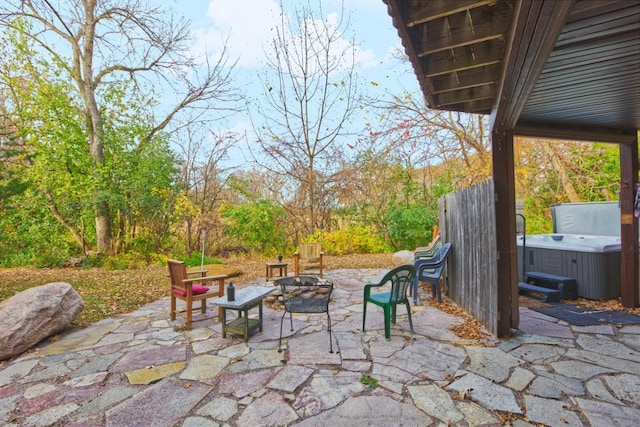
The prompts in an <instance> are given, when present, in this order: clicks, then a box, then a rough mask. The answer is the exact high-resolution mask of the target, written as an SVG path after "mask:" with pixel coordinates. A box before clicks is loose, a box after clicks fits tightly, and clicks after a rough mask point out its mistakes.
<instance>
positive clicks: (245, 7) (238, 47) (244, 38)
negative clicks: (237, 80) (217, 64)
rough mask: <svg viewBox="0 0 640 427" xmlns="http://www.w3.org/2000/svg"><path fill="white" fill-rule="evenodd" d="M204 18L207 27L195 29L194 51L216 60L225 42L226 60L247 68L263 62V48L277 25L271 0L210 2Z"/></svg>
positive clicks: (275, 6)
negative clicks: (208, 22) (206, 19)
mask: <svg viewBox="0 0 640 427" xmlns="http://www.w3.org/2000/svg"><path fill="white" fill-rule="evenodd" d="M207 17H208V18H209V19H210V20H211V25H210V26H208V27H206V28H200V29H197V30H195V32H194V36H195V39H196V44H195V46H194V50H195V51H196V52H199V53H205V52H206V54H207V55H209V56H213V57H218V56H219V55H220V52H221V49H222V47H223V46H224V43H225V40H226V42H227V49H228V54H229V55H228V56H229V59H230V60H231V61H235V60H236V59H237V60H238V66H240V67H243V68H245V67H246V68H249V67H255V66H258V65H260V64H261V63H262V61H263V57H264V51H263V45H264V44H265V43H267V42H268V41H269V40H270V39H271V37H272V35H271V31H272V29H273V28H274V27H275V26H276V25H278V24H279V23H280V5H279V3H278V2H276V1H274V0H211V1H210V2H209V7H208V10H207Z"/></svg>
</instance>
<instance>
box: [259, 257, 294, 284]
mask: <svg viewBox="0 0 640 427" xmlns="http://www.w3.org/2000/svg"><path fill="white" fill-rule="evenodd" d="M288 266H289V264H287V263H286V262H281V261H278V262H267V263H265V276H266V280H267V282H268V281H269V279H271V278H273V277H274V276H273V272H274V270H278V271H279V273H280V277H287V267H288ZM283 270H284V274H282V271H283Z"/></svg>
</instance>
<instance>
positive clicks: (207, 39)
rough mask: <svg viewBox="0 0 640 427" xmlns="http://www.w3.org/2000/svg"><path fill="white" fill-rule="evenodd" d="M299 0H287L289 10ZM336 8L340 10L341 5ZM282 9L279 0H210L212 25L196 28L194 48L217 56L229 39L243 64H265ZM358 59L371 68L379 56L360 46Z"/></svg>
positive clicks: (335, 18)
mask: <svg viewBox="0 0 640 427" xmlns="http://www.w3.org/2000/svg"><path fill="white" fill-rule="evenodd" d="M367 1H368V0H367ZM297 3H298V2H297V1H288V2H287V1H285V5H287V7H288V9H286V10H285V14H291V13H294V8H295V7H296V6H297V5H298V4H297ZM330 4H331V3H330ZM332 6H333V5H332ZM289 9H290V10H289ZM336 10H338V11H339V10H340V9H339V7H338V8H337V9H336ZM327 11H328V9H325V10H324V12H325V19H326V21H327V22H328V23H329V24H333V25H337V23H338V22H339V20H340V16H339V15H338V12H334V11H331V12H329V13H328V14H327ZM281 13H282V11H281V9H280V2H279V1H278V0H210V1H209V4H208V8H207V13H206V16H207V18H208V20H209V21H208V22H209V23H210V25H208V26H201V27H200V28H198V29H195V30H194V38H195V44H194V46H193V50H194V52H195V53H196V55H204V54H206V55H207V56H209V57H212V58H214V59H216V60H217V58H218V57H219V56H220V52H221V50H222V48H223V46H224V44H225V42H226V44H227V54H228V58H229V60H230V61H232V62H233V61H235V60H236V59H237V60H238V66H239V67H241V68H253V67H259V66H261V65H263V64H264V60H265V48H267V49H268V44H269V42H270V41H271V40H272V39H273V36H274V33H273V31H274V28H276V27H277V26H279V25H281V23H282V19H281ZM345 13H348V11H345ZM285 19H287V16H286V15H285ZM200 22H202V21H200ZM351 43H352V41H351V40H347V39H343V40H341V41H340V45H341V46H340V48H338V49H337V50H338V51H341V50H342V49H343V48H345V47H347V46H349V45H350V44H351ZM355 62H356V63H357V64H359V65H360V66H361V67H363V68H370V67H375V66H376V65H377V63H378V62H379V58H377V55H376V53H375V52H374V50H373V49H363V48H361V47H359V46H356V47H355Z"/></svg>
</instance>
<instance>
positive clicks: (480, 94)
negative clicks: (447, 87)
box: [433, 84, 496, 107]
mask: <svg viewBox="0 0 640 427" xmlns="http://www.w3.org/2000/svg"><path fill="white" fill-rule="evenodd" d="M495 93H496V90H495V85H493V84H489V85H484V86H478V87H472V88H469V89H461V90H454V91H449V92H445V93H441V94H439V95H435V96H434V97H433V99H434V101H435V102H436V107H441V106H444V105H452V104H462V103H465V102H473V101H477V100H480V99H491V100H493V97H494V96H495Z"/></svg>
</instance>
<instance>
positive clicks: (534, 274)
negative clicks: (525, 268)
mask: <svg viewBox="0 0 640 427" xmlns="http://www.w3.org/2000/svg"><path fill="white" fill-rule="evenodd" d="M524 281H525V282H527V283H528V284H530V285H535V286H540V287H543V288H549V289H554V290H558V291H560V292H561V294H562V299H576V298H578V284H577V282H576V279H574V278H572V277H564V276H557V275H555V274H548V273H541V272H538V271H529V272H527V273H525V274H524Z"/></svg>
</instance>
